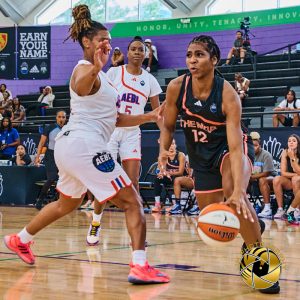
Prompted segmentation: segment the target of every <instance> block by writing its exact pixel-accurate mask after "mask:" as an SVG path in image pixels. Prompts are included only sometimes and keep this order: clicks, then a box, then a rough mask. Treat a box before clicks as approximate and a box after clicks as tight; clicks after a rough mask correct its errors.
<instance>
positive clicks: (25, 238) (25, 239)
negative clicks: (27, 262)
mask: <svg viewBox="0 0 300 300" xmlns="http://www.w3.org/2000/svg"><path fill="white" fill-rule="evenodd" d="M17 236H18V237H19V238H20V240H21V243H23V244H27V243H29V242H31V241H32V240H33V237H34V236H33V235H31V234H30V233H28V231H27V230H26V227H24V228H23V229H22V230H21V231H20V232H19V233H18V234H17Z"/></svg>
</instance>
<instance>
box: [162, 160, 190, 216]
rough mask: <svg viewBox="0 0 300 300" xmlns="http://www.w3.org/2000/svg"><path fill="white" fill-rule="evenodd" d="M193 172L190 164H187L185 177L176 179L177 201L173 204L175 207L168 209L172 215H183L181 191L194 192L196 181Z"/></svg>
mask: <svg viewBox="0 0 300 300" xmlns="http://www.w3.org/2000/svg"><path fill="white" fill-rule="evenodd" d="M192 175H193V170H192V169H191V168H190V167H189V164H188V163H187V162H186V172H185V174H184V176H178V177H175V179H174V183H173V187H174V195H175V200H174V202H173V206H172V207H171V208H170V209H166V211H167V212H169V213H170V215H178V214H182V209H181V204H180V200H181V190H182V189H183V188H186V189H189V190H192V189H193V188H194V180H193V179H192Z"/></svg>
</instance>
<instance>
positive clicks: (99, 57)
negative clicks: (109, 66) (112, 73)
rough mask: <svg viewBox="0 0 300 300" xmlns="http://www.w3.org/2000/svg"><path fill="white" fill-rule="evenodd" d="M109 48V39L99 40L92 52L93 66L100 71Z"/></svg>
mask: <svg viewBox="0 0 300 300" xmlns="http://www.w3.org/2000/svg"><path fill="white" fill-rule="evenodd" d="M110 50H111V45H110V44H109V41H107V40H105V41H103V42H99V44H98V46H97V48H96V50H95V53H94V66H95V67H96V68H97V70H99V71H101V70H102V68H103V67H104V65H105V64H106V62H107V60H108V57H109V53H110Z"/></svg>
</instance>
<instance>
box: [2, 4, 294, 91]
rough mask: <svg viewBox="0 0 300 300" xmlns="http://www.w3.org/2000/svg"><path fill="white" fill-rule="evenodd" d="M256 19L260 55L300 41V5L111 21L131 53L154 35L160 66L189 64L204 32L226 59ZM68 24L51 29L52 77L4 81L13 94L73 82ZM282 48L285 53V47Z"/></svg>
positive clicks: (117, 42)
mask: <svg viewBox="0 0 300 300" xmlns="http://www.w3.org/2000/svg"><path fill="white" fill-rule="evenodd" d="M245 16H250V17H251V22H252V24H251V32H252V33H253V34H254V35H255V37H252V38H251V41H252V48H253V50H256V51H257V52H258V54H262V53H265V52H267V51H270V50H274V49H276V48H279V47H281V46H284V45H286V44H288V43H293V42H296V41H297V40H300V7H299V6H297V7H290V8H284V9H276V10H265V11H259V12H249V13H243V14H228V15H217V16H205V17H195V18H185V19H172V20H160V21H151V22H130V23H116V24H107V27H108V28H109V29H110V30H111V34H112V37H113V40H112V46H113V47H115V46H119V47H120V48H121V50H122V51H123V52H126V50H127V45H128V42H129V41H130V40H131V39H132V37H133V36H135V35H141V36H143V37H145V38H146V37H148V38H151V39H152V41H153V43H154V44H155V45H156V46H157V48H158V55H159V62H160V68H163V69H164V68H182V67H185V52H186V48H187V45H188V43H189V41H190V40H191V39H192V38H193V37H194V36H197V35H199V34H208V35H212V36H213V37H214V38H215V39H216V41H217V42H218V44H219V46H220V48H221V55H222V58H225V57H226V56H227V53H228V50H229V48H230V47H231V46H232V43H233V41H234V39H235V32H236V30H238V29H239V24H240V21H241V20H242V19H243V18H244V17H245ZM67 35H68V26H53V27H52V33H51V55H52V57H51V60H52V65H51V79H50V80H30V81H29V80H1V82H4V83H6V84H7V86H8V87H9V89H10V90H11V91H12V92H13V94H15V95H18V94H28V93H36V92H37V91H38V90H39V87H40V86H43V85H64V84H67V82H68V80H69V77H70V75H71V72H72V69H73V67H74V65H75V64H76V62H77V61H78V60H79V59H80V58H81V56H82V51H81V49H80V46H79V45H78V44H77V43H73V42H72V41H70V40H69V41H67V42H65V43H64V39H65V38H66V37H67ZM281 52H282V51H281Z"/></svg>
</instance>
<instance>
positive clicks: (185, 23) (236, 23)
mask: <svg viewBox="0 0 300 300" xmlns="http://www.w3.org/2000/svg"><path fill="white" fill-rule="evenodd" d="M246 16H249V17H250V21H251V28H255V27H260V26H272V25H280V24H293V23H298V22H300V6H293V7H288V8H278V9H270V10H261V11H253V12H243V13H235V14H226V15H214V16H205V17H192V18H181V19H171V20H159V21H147V22H128V23H116V24H115V25H114V26H113V27H112V29H111V35H112V36H113V37H129V36H131V37H132V36H135V35H141V36H154V35H170V34H186V33H194V32H211V31H220V30H232V29H236V30H238V29H239V27H240V22H241V21H242V20H243V19H244V17H246Z"/></svg>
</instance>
